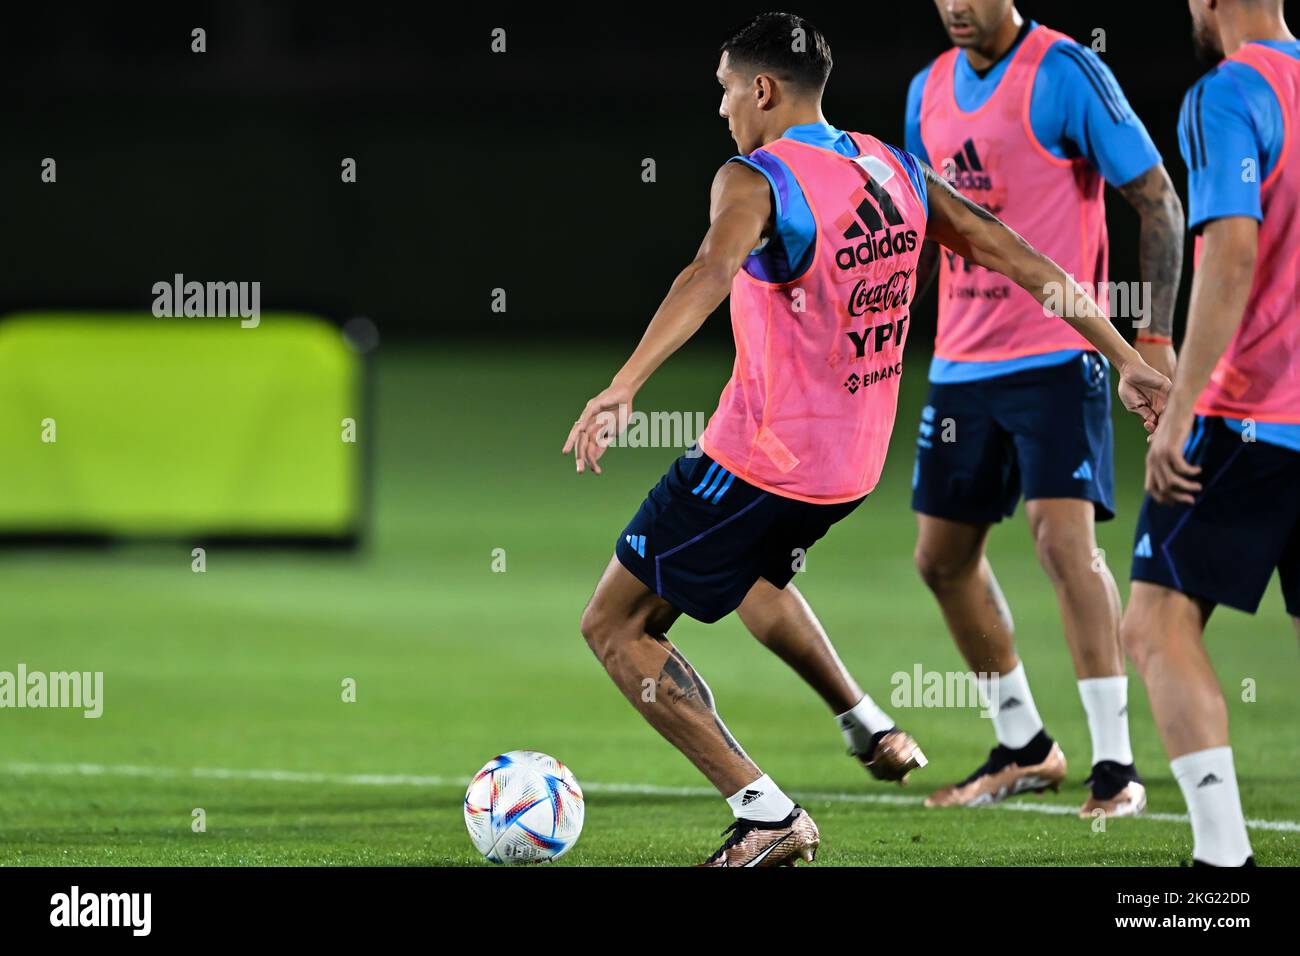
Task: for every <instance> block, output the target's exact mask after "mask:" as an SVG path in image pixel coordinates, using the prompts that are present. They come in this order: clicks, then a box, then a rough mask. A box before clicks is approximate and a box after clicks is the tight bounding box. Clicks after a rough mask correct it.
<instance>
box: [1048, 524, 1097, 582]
mask: <svg viewBox="0 0 1300 956" xmlns="http://www.w3.org/2000/svg"><path fill="white" fill-rule="evenodd" d="M1033 531H1034V552H1035V553H1036V554H1037V555H1038V563H1039V564H1040V565H1042V568H1043V570H1044V571H1045V572H1047V576H1048V577H1049V578H1051V579H1052V581H1054V582H1056V583H1058V584H1061V583H1068V582H1069V581H1070V580H1071V579H1072V578H1073V577H1075V576H1077V575H1079V574H1082V573H1084V572H1086V571H1089V570H1090V569H1091V566H1092V552H1093V549H1092V547H1091V546H1090V544H1089V540H1088V537H1087V535H1084V534H1080V533H1079V530H1078V529H1077V528H1073V527H1070V526H1069V525H1066V524H1062V523H1059V522H1052V521H1040V522H1038V523H1037V524H1036V525H1035V526H1034V529H1033Z"/></svg>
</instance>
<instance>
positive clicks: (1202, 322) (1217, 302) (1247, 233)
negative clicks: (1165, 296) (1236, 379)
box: [1146, 216, 1259, 504]
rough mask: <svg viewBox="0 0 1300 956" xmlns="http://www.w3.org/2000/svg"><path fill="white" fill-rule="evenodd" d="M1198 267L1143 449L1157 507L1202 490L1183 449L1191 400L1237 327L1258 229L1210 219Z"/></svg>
mask: <svg viewBox="0 0 1300 956" xmlns="http://www.w3.org/2000/svg"><path fill="white" fill-rule="evenodd" d="M1203 236H1204V242H1205V245H1204V248H1202V250H1201V264H1200V267H1199V268H1198V269H1197V270H1196V275H1195V276H1194V277H1193V279H1192V300H1191V304H1190V306H1189V307H1188V311H1187V333H1186V335H1184V336H1183V354H1182V356H1181V358H1180V360H1179V362H1178V371H1177V372H1176V373H1175V375H1174V387H1173V390H1172V391H1170V393H1169V403H1168V405H1167V406H1166V407H1165V414H1164V416H1163V418H1162V419H1161V423H1160V427H1159V428H1158V429H1156V433H1155V434H1154V435H1152V436H1151V447H1150V448H1149V449H1147V483H1146V487H1147V491H1149V492H1151V495H1152V497H1154V498H1155V499H1156V500H1157V501H1159V502H1161V503H1162V504H1170V503H1172V502H1175V501H1181V502H1185V503H1187V504H1191V503H1192V501H1194V500H1195V495H1196V493H1197V492H1198V491H1200V490H1201V486H1200V483H1199V482H1197V481H1196V480H1195V476H1196V475H1197V473H1198V472H1200V470H1201V469H1200V468H1199V467H1197V466H1195V465H1189V464H1188V463H1187V459H1185V458H1184V457H1183V446H1184V445H1185V444H1186V442H1187V436H1188V434H1189V433H1190V432H1191V430H1192V419H1193V418H1195V415H1196V412H1195V408H1196V399H1197V398H1198V397H1199V396H1200V394H1201V392H1202V391H1204V390H1205V386H1206V385H1207V384H1209V381H1210V376H1211V375H1212V374H1213V372H1214V366H1215V365H1216V364H1217V363H1218V361H1219V359H1220V357H1222V355H1223V353H1224V352H1225V351H1226V350H1227V348H1228V344H1229V343H1230V342H1231V341H1232V337H1233V335H1235V334H1236V332H1237V328H1238V326H1240V325H1241V319H1242V316H1243V315H1244V314H1245V311H1246V302H1247V300H1249V298H1250V289H1251V286H1252V284H1253V283H1254V281H1255V264H1256V259H1257V258H1258V255H1259V223H1258V222H1256V221H1255V220H1254V219H1252V218H1250V217H1249V216H1229V217H1226V218H1224V219H1215V220H1214V221H1212V222H1210V223H1209V224H1208V225H1207V226H1206V227H1205V229H1204V232H1203Z"/></svg>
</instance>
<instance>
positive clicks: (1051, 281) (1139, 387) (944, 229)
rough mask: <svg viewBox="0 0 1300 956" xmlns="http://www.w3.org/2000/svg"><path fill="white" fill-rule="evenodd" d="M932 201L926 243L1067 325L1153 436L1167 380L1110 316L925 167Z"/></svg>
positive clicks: (1044, 259)
mask: <svg viewBox="0 0 1300 956" xmlns="http://www.w3.org/2000/svg"><path fill="white" fill-rule="evenodd" d="M924 168H925V177H926V185H927V187H928V191H929V196H930V218H929V221H928V223H927V226H926V228H927V231H928V233H929V238H931V239H934V240H935V241H936V242H938V243H940V244H941V245H944V246H947V247H948V248H949V249H951V250H952V251H953V252H955V253H957V254H958V255H959V256H961V257H963V258H964V259H967V260H968V261H970V262H973V263H975V265H978V266H983V267H984V268H986V269H992V270H993V271H994V272H1000V273H1001V274H1002V275H1004V276H1006V277H1007V278H1008V279H1010V280H1011V281H1012V282H1014V283H1016V285H1018V286H1020V287H1021V288H1022V289H1024V290H1025V291H1026V292H1028V293H1029V294H1030V295H1032V296H1033V297H1034V298H1035V299H1036V300H1037V301H1038V302H1040V303H1042V305H1043V308H1044V310H1045V311H1047V312H1048V313H1050V314H1055V315H1057V316H1059V317H1060V318H1062V319H1064V320H1065V321H1066V322H1067V323H1069V324H1070V325H1071V326H1072V327H1073V328H1074V329H1075V330H1077V331H1078V333H1079V334H1080V335H1082V336H1083V337H1084V338H1085V339H1087V340H1088V341H1089V342H1090V343H1092V345H1093V347H1094V348H1096V349H1097V351H1098V352H1100V353H1101V354H1102V355H1104V356H1106V358H1108V359H1109V360H1110V361H1111V364H1113V365H1114V366H1115V368H1116V370H1117V371H1118V372H1119V378H1120V382H1119V397H1120V400H1121V401H1122V402H1123V403H1124V407H1125V408H1127V409H1128V410H1129V411H1131V412H1133V413H1134V414H1136V415H1138V416H1139V417H1140V418H1141V419H1142V422H1143V425H1144V426H1145V427H1146V429H1147V431H1154V430H1155V426H1156V422H1157V420H1158V419H1159V416H1160V413H1161V412H1162V411H1163V410H1164V404H1165V396H1166V395H1168V393H1169V379H1167V378H1165V376H1163V375H1161V374H1160V373H1159V372H1157V371H1155V370H1154V369H1153V368H1151V367H1150V366H1149V365H1147V363H1146V362H1145V361H1144V360H1143V359H1142V356H1140V355H1139V354H1138V353H1137V352H1136V351H1135V350H1134V349H1133V347H1132V346H1131V345H1129V344H1128V343H1127V342H1125V341H1124V337H1123V336H1122V335H1120V334H1119V332H1117V331H1115V327H1114V326H1113V325H1111V323H1110V317H1109V316H1108V315H1106V313H1105V312H1103V311H1102V310H1101V307H1100V306H1099V305H1097V303H1096V302H1095V301H1094V300H1093V298H1092V297H1091V296H1090V295H1088V294H1087V293H1086V292H1085V291H1084V290H1083V288H1082V287H1081V286H1080V285H1079V283H1078V282H1076V281H1075V280H1074V278H1073V277H1071V276H1070V275H1068V274H1067V273H1066V272H1065V270H1064V269H1062V268H1061V267H1060V266H1059V265H1057V264H1056V263H1055V262H1053V261H1052V260H1051V259H1049V258H1047V256H1045V255H1043V254H1042V253H1041V252H1039V251H1038V250H1037V249H1035V248H1034V247H1033V246H1031V245H1030V244H1029V243H1027V242H1025V240H1024V239H1022V238H1021V237H1020V236H1019V235H1017V234H1016V233H1015V232H1013V231H1012V230H1011V229H1009V228H1008V227H1007V226H1006V225H1005V224H1003V222H1002V221H1001V220H1000V219H998V218H997V216H995V215H993V214H992V213H991V212H989V211H988V210H987V209H984V208H983V207H981V206H978V205H976V204H975V203H973V202H971V201H970V200H969V199H967V198H966V197H964V196H962V195H961V194H960V193H959V192H957V191H956V190H955V189H953V188H952V187H951V186H950V185H948V183H947V182H946V181H945V180H944V179H943V178H942V177H941V176H939V175H938V174H937V173H935V171H934V170H933V169H931V168H930V167H929V166H925V167H924Z"/></svg>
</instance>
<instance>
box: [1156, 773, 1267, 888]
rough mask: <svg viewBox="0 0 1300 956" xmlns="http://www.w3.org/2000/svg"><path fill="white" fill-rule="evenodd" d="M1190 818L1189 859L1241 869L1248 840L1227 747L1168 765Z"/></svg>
mask: <svg viewBox="0 0 1300 956" xmlns="http://www.w3.org/2000/svg"><path fill="white" fill-rule="evenodd" d="M1169 766H1170V768H1171V769H1172V770H1173V771H1174V778H1175V779H1176V780H1177V781H1178V786H1179V787H1180V788H1181V789H1182V791H1183V799H1184V800H1185V801H1187V812H1188V813H1189V814H1191V817H1192V839H1193V844H1192V857H1193V859H1197V860H1200V861H1201V862H1202V863H1209V864H1210V865H1211V866H1241V865H1242V864H1243V863H1245V862H1246V858H1247V857H1248V856H1250V837H1248V836H1247V835H1246V819H1245V817H1243V816H1242V813H1241V794H1240V793H1239V792H1238V790H1237V771H1236V769H1234V767H1233V763H1232V748H1231V747H1211V748H1210V749H1209V750H1198V751H1196V752H1195V753H1190V754H1183V755H1182V756H1181V757H1178V758H1176V759H1174V760H1171V761H1170V762H1169Z"/></svg>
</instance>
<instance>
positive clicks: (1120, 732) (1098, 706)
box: [1079, 674, 1133, 766]
mask: <svg viewBox="0 0 1300 956" xmlns="http://www.w3.org/2000/svg"><path fill="white" fill-rule="evenodd" d="M1079 697H1080V698H1082V700H1083V709H1084V711H1085V712H1087V714H1088V731H1089V732H1090V733H1091V734H1092V763H1093V766H1096V765H1097V764H1099V763H1101V762H1102V761H1103V760H1113V761H1115V763H1119V764H1124V765H1126V766H1127V765H1128V764H1131V763H1132V762H1133V746H1132V744H1130V743H1129V739H1128V677H1126V676H1125V675H1123V674H1121V675H1120V676H1118V677H1089V678H1088V679H1087V680H1081V681H1079Z"/></svg>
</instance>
